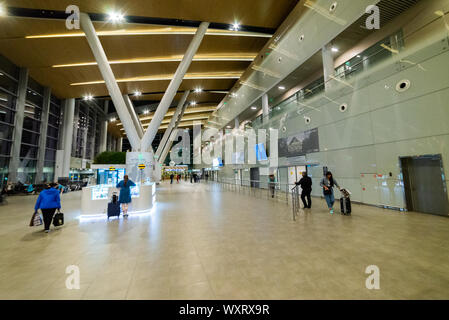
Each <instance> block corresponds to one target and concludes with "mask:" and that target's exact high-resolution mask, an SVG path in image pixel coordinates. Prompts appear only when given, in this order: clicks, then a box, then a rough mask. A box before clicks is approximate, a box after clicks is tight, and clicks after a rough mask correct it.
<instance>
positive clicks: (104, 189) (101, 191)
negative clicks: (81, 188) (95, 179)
mask: <svg viewBox="0 0 449 320" xmlns="http://www.w3.org/2000/svg"><path fill="white" fill-rule="evenodd" d="M108 190H109V187H108V186H104V185H100V186H96V187H92V200H104V199H107V198H108Z"/></svg>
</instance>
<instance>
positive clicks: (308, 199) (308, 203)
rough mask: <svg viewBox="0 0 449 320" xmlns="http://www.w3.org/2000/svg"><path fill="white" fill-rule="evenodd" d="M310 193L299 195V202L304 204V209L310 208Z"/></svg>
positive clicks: (304, 192)
mask: <svg viewBox="0 0 449 320" xmlns="http://www.w3.org/2000/svg"><path fill="white" fill-rule="evenodd" d="M311 192H312V191H304V190H303V191H302V193H301V200H302V203H304V208H311V207H312V198H311V197H310V193H311ZM306 198H307V201H306Z"/></svg>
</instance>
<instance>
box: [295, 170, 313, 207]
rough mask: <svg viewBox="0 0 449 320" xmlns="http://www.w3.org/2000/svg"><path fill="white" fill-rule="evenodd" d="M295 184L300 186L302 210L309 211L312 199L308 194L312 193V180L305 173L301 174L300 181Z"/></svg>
mask: <svg viewBox="0 0 449 320" xmlns="http://www.w3.org/2000/svg"><path fill="white" fill-rule="evenodd" d="M295 184H296V185H297V186H301V189H302V192H301V200H302V203H303V204H304V209H311V208H312V198H311V197H310V194H311V193H312V179H311V178H310V177H309V176H308V175H307V172H303V173H302V178H301V180H299V182H296V183H295ZM306 199H307V200H306Z"/></svg>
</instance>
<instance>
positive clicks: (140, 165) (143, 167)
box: [137, 164, 145, 170]
mask: <svg viewBox="0 0 449 320" xmlns="http://www.w3.org/2000/svg"><path fill="white" fill-rule="evenodd" d="M137 167H138V168H139V169H141V170H143V169H145V165H144V164H139V165H138V166H137Z"/></svg>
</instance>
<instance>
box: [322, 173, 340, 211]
mask: <svg viewBox="0 0 449 320" xmlns="http://www.w3.org/2000/svg"><path fill="white" fill-rule="evenodd" d="M320 186H321V187H322V188H323V195H324V198H325V199H326V203H327V206H328V208H329V213H330V214H334V202H335V197H334V187H337V188H338V189H340V186H339V185H338V183H337V181H336V180H335V179H334V177H333V176H332V172H330V171H328V172H327V173H326V175H325V176H324V177H323V178H322V179H321V182H320Z"/></svg>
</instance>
